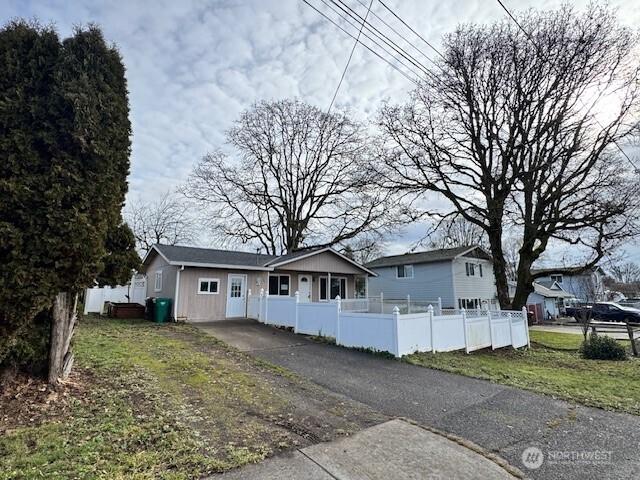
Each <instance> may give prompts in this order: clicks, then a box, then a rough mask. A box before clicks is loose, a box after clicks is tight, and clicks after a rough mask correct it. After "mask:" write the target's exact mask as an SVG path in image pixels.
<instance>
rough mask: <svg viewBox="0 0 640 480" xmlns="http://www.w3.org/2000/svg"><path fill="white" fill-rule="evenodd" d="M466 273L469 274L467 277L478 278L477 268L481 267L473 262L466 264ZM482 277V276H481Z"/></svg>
mask: <svg viewBox="0 0 640 480" xmlns="http://www.w3.org/2000/svg"><path fill="white" fill-rule="evenodd" d="M464 265H465V271H466V272H467V277H476V276H477V275H476V266H479V264H477V263H473V262H464ZM480 276H482V275H480Z"/></svg>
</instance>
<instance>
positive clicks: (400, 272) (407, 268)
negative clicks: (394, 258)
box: [396, 265, 413, 278]
mask: <svg viewBox="0 0 640 480" xmlns="http://www.w3.org/2000/svg"><path fill="white" fill-rule="evenodd" d="M396 275H397V277H398V278H413V265H398V266H397V267H396Z"/></svg>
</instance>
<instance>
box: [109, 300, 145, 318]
mask: <svg viewBox="0 0 640 480" xmlns="http://www.w3.org/2000/svg"><path fill="white" fill-rule="evenodd" d="M107 315H109V316H110V317H113V318H144V305H140V304H139V303H110V304H109V307H108V309H107Z"/></svg>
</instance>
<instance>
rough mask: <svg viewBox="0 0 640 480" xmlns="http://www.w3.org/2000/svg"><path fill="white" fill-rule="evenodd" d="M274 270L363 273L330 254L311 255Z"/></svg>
mask: <svg viewBox="0 0 640 480" xmlns="http://www.w3.org/2000/svg"><path fill="white" fill-rule="evenodd" d="M276 268H278V269H280V268H283V269H285V268H286V269H287V270H299V271H302V272H320V273H325V272H331V273H353V274H356V275H363V274H364V273H365V272H363V271H362V270H361V269H359V268H358V267H356V266H355V265H353V264H351V263H349V262H347V261H346V260H343V259H342V258H340V257H339V256H338V255H336V254H334V253H331V252H323V253H319V254H317V255H312V256H310V257H307V258H303V259H300V260H295V261H293V262H291V263H287V264H285V265H282V267H276Z"/></svg>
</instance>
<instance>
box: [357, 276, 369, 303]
mask: <svg viewBox="0 0 640 480" xmlns="http://www.w3.org/2000/svg"><path fill="white" fill-rule="evenodd" d="M355 289H356V291H355V297H356V298H367V277H360V276H358V277H356V278H355Z"/></svg>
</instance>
